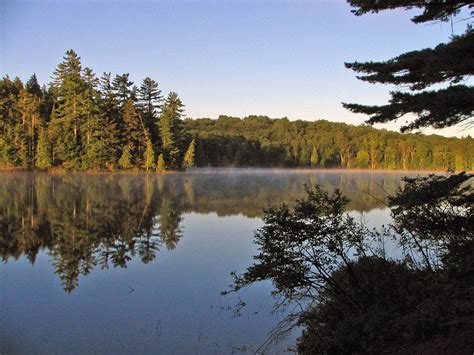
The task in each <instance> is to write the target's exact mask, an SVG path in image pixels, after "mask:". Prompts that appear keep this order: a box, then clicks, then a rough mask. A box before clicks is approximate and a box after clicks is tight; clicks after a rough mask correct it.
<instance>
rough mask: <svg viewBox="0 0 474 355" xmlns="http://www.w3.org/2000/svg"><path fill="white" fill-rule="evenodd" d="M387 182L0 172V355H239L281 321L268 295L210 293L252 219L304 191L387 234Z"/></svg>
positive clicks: (220, 286)
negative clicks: (322, 192)
mask: <svg viewBox="0 0 474 355" xmlns="http://www.w3.org/2000/svg"><path fill="white" fill-rule="evenodd" d="M401 176H402V174H399V173H382V172H381V173H370V172H363V173H360V172H340V171H310V170H302V171H301V170H300V171H296V170H222V169H221V170H195V171H192V172H187V173H180V174H169V175H165V176H155V175H145V174H135V175H134V174H104V175H86V174H69V175H50V174H41V173H34V174H33V173H15V174H0V253H1V258H2V264H1V266H0V267H1V269H0V296H1V299H0V343H1V345H0V353H2V354H9V353H41V354H64V353H81V354H84V353H101V354H106V353H109V354H117V353H136V354H139V353H141V354H142V353H163V354H194V353H197V354H213V353H217V354H226V353H233V352H234V353H235V352H244V353H245V352H249V353H251V352H253V351H255V350H256V349H258V347H259V346H260V345H261V344H262V343H263V342H264V341H265V340H266V337H267V334H268V332H269V331H270V330H271V329H272V328H273V327H274V326H275V325H276V323H277V322H278V320H279V319H281V318H282V317H283V315H281V314H273V313H272V306H273V299H272V298H271V295H270V292H271V290H272V287H271V284H269V283H262V284H260V285H256V286H254V287H253V288H250V289H249V290H247V291H245V292H242V293H240V294H239V295H232V296H221V295H220V292H221V291H223V290H226V289H228V285H229V284H230V283H231V282H232V279H231V277H230V275H229V273H230V272H231V271H233V270H237V271H243V270H244V269H245V268H246V267H247V266H248V265H250V264H251V263H252V255H253V254H254V253H255V252H256V247H255V245H253V243H252V236H253V231H254V230H255V229H257V228H259V227H260V226H262V221H261V219H260V217H261V216H262V211H263V209H264V208H265V207H266V206H268V205H269V204H280V203H287V204H292V203H293V202H294V200H295V199H296V198H299V197H302V196H303V195H304V184H316V183H318V184H321V185H323V186H324V187H325V188H327V189H333V188H339V189H341V190H342V192H343V193H344V194H346V195H347V196H348V197H350V198H351V199H352V201H351V203H350V204H349V210H350V211H351V212H350V213H353V214H363V215H364V218H365V219H366V220H367V221H368V223H369V224H372V225H379V224H383V223H387V222H389V213H388V211H387V209H385V207H384V204H383V203H382V202H381V200H382V201H383V200H384V198H385V192H384V190H385V191H388V192H393V191H395V190H396V189H397V188H398V186H399V184H400V177H401ZM241 302H245V303H246V304H247V306H246V307H244V308H240V307H239V306H238V305H239V304H240V303H241ZM297 336H298V334H297V332H295V334H293V335H292V336H290V337H289V338H288V339H286V340H285V341H282V342H281V343H280V344H277V345H276V346H275V347H273V348H272V349H271V350H270V352H271V353H284V352H285V350H286V349H287V348H288V347H289V346H290V345H292V344H293V343H294V341H295V339H296V337H297Z"/></svg>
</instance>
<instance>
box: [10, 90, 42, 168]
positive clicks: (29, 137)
mask: <svg viewBox="0 0 474 355" xmlns="http://www.w3.org/2000/svg"><path fill="white" fill-rule="evenodd" d="M39 102H40V98H39V97H36V96H34V95H33V94H31V93H29V92H28V91H27V90H26V89H22V90H21V91H20V93H19V95H18V101H17V108H16V112H17V114H18V120H17V124H16V135H15V143H16V144H15V145H16V151H17V158H18V163H19V164H20V165H22V166H23V167H32V166H33V165H34V159H35V154H36V142H37V131H38V127H39V125H40V124H41V121H40V113H39Z"/></svg>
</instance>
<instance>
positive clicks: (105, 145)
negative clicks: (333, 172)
mask: <svg viewBox="0 0 474 355" xmlns="http://www.w3.org/2000/svg"><path fill="white" fill-rule="evenodd" d="M183 111H184V104H183V103H182V102H181V100H180V98H179V97H178V95H177V94H176V93H174V92H171V93H169V94H168V95H167V97H166V99H164V98H163V95H162V91H161V89H160V88H159V87H158V84H157V82H156V81H154V80H153V79H151V78H145V79H144V80H143V82H142V83H141V84H140V86H136V85H134V83H133V82H131V81H130V80H129V74H121V75H115V76H114V77H112V75H111V73H104V74H103V75H102V76H100V78H98V77H96V75H95V74H94V73H93V71H92V70H91V69H90V68H87V67H86V68H83V67H82V64H81V60H80V57H79V56H78V55H77V54H76V53H75V52H74V51H73V50H69V51H67V52H66V55H65V56H64V58H63V61H62V62H61V63H60V64H59V65H58V66H57V68H56V70H55V72H54V75H53V80H52V82H51V83H50V84H49V85H47V86H46V85H43V86H40V84H39V83H38V80H37V78H36V76H35V75H33V76H32V77H31V78H30V79H29V80H28V81H27V82H26V83H25V84H24V83H23V82H22V81H21V80H20V79H19V78H15V79H10V78H9V77H8V76H5V77H4V78H3V79H1V80H0V167H1V168H15V167H20V168H24V169H54V168H61V169H65V170H87V169H108V170H117V169H124V170H128V169H146V170H150V169H151V170H154V169H157V170H158V171H164V170H180V169H183V168H185V167H192V166H240V167H241V166H288V167H325V168H327V167H343V168H362V169H403V170H409V169H441V170H472V167H473V160H474V142H473V139H472V138H471V137H467V138H463V139H458V138H445V137H440V136H434V135H432V136H424V135H416V134H399V133H395V132H390V131H385V130H376V129H374V128H372V127H368V126H351V125H346V124H342V123H334V122H328V121H315V122H307V121H301V120H298V121H291V122H290V121H289V120H288V119H286V118H281V119H271V118H269V117H266V116H248V117H245V118H243V119H240V118H237V117H229V116H220V117H219V118H218V119H217V120H211V119H207V118H203V119H195V120H193V119H189V118H187V119H185V120H184V119H183Z"/></svg>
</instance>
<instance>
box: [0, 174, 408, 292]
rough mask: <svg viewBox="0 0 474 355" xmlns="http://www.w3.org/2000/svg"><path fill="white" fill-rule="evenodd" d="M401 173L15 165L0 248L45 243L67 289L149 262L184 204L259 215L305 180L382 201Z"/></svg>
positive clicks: (36, 247)
mask: <svg viewBox="0 0 474 355" xmlns="http://www.w3.org/2000/svg"><path fill="white" fill-rule="evenodd" d="M400 176H401V175H399V174H395V173H391V174H387V173H370V172H369V173H351V172H343V173H341V172H335V171H327V172H318V173H315V172H308V171H303V172H295V171H278V172H275V171H268V170H264V171H246V170H238V171H228V170H217V171H216V170H211V171H206V170H199V171H195V172H190V173H182V174H169V175H160V176H157V175H145V174H137V175H133V174H104V175H87V174H68V175H51V174H41V173H17V174H3V175H0V181H1V183H0V254H1V257H2V260H3V261H8V260H9V259H10V258H13V259H15V260H17V259H18V258H20V257H21V256H23V255H25V256H26V257H27V258H28V260H29V261H30V262H31V263H32V264H33V263H34V262H35V260H36V257H37V255H38V253H39V252H40V251H42V250H44V251H46V252H47V253H48V254H49V255H50V257H51V262H52V265H53V266H54V270H55V273H56V274H57V275H58V277H59V278H60V279H61V282H62V286H63V288H64V290H65V291H66V292H71V291H73V290H74V289H75V288H76V287H77V286H78V279H79V276H80V275H87V274H89V273H90V272H91V271H92V270H93V269H94V268H95V267H99V268H102V269H106V268H109V267H121V268H126V267H127V263H128V262H129V261H130V260H132V258H139V259H140V260H141V261H142V262H143V263H145V264H146V263H149V262H151V261H153V260H154V259H155V258H156V255H157V252H158V251H159V250H160V249H163V248H166V249H168V250H172V249H174V248H176V247H177V245H178V244H179V241H180V239H181V238H182V227H181V222H182V219H183V217H182V215H183V213H187V212H197V213H210V212H214V213H217V215H219V216H223V215H236V214H243V215H245V216H248V217H259V216H261V215H262V211H263V209H264V208H265V207H267V206H268V205H269V204H280V203H287V204H291V203H293V202H294V200H295V199H297V198H300V197H302V196H303V194H304V184H316V183H318V184H321V185H322V186H323V187H324V188H327V189H334V188H339V189H340V190H341V191H342V193H343V194H345V195H347V196H349V197H350V198H351V203H350V204H349V209H350V210H357V211H369V210H371V209H374V208H377V207H382V206H383V202H382V201H383V200H384V199H385V194H386V193H385V192H384V191H395V190H396V189H397V187H398V186H399V183H400Z"/></svg>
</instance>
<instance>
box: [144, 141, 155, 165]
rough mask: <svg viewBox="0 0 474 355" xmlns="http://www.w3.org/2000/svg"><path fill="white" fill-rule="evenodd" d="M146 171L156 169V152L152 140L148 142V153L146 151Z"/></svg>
mask: <svg viewBox="0 0 474 355" xmlns="http://www.w3.org/2000/svg"><path fill="white" fill-rule="evenodd" d="M144 160H145V169H146V171H148V169H154V168H155V166H156V164H155V152H154V151H153V145H152V144H151V140H148V141H147V142H146V151H145V158H144Z"/></svg>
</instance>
